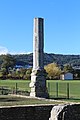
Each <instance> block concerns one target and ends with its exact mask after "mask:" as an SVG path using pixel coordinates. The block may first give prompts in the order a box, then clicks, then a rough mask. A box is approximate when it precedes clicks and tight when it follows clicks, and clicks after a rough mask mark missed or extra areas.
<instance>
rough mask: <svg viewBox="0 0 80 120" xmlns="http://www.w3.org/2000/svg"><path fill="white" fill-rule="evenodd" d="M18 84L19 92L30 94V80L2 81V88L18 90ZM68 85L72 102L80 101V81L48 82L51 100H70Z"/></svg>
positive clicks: (0, 82)
mask: <svg viewBox="0 0 80 120" xmlns="http://www.w3.org/2000/svg"><path fill="white" fill-rule="evenodd" d="M16 83H17V90H18V91H20V90H22V91H28V92H30V87H29V83H30V80H0V87H2V86H4V88H8V89H11V90H13V89H16ZM67 83H69V98H70V100H73V99H74V100H78V101H80V80H64V81H63V80H47V88H48V92H49V96H50V98H59V99H63V98H65V99H66V98H68V91H67V89H68V88H67ZM57 84H58V89H57ZM57 91H58V92H57Z"/></svg>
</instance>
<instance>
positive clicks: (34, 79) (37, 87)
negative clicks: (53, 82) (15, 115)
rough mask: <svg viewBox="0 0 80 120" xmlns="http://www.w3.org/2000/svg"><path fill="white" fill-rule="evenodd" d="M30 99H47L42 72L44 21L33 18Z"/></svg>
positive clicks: (43, 71) (44, 73)
mask: <svg viewBox="0 0 80 120" xmlns="http://www.w3.org/2000/svg"><path fill="white" fill-rule="evenodd" d="M30 87H31V92H30V96H32V97H48V93H47V89H46V71H45V70H44V19H43V18H34V30H33V70H32V74H31V83H30Z"/></svg>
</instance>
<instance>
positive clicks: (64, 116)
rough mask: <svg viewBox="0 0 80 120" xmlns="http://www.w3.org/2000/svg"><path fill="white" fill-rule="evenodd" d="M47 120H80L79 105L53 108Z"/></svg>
mask: <svg viewBox="0 0 80 120" xmlns="http://www.w3.org/2000/svg"><path fill="white" fill-rule="evenodd" d="M49 120H80V104H68V105H58V106H54V107H53V108H52V111H51V117H50V118H49Z"/></svg>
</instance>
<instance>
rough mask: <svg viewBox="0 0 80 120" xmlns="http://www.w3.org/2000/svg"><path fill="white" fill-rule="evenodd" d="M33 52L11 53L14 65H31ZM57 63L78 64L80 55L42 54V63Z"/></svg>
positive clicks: (0, 59)
mask: <svg viewBox="0 0 80 120" xmlns="http://www.w3.org/2000/svg"><path fill="white" fill-rule="evenodd" d="M32 56H33V54H32V53H31V54H19V55H18V54H17V55H12V57H13V58H14V59H15V60H16V65H22V66H25V65H31V66H32V64H33V62H32V61H33V57H32ZM2 58H3V55H0V64H1V63H2ZM53 62H54V63H57V64H58V65H60V66H62V65H65V64H70V65H71V66H80V55H62V54H53V53H50V54H48V53H45V54H44V64H45V65H47V64H49V63H53Z"/></svg>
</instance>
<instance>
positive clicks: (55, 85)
mask: <svg viewBox="0 0 80 120" xmlns="http://www.w3.org/2000/svg"><path fill="white" fill-rule="evenodd" d="M47 86H48V91H49V94H50V96H51V97H59V98H62V97H63V98H67V97H68V96H69V97H70V98H72V99H73V98H74V99H80V80H64V81H63V80H47Z"/></svg>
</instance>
